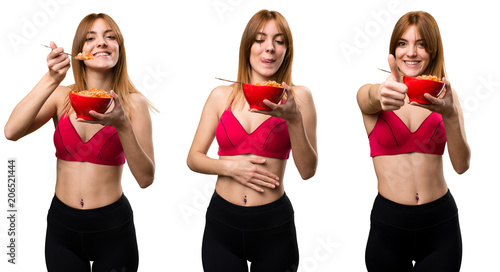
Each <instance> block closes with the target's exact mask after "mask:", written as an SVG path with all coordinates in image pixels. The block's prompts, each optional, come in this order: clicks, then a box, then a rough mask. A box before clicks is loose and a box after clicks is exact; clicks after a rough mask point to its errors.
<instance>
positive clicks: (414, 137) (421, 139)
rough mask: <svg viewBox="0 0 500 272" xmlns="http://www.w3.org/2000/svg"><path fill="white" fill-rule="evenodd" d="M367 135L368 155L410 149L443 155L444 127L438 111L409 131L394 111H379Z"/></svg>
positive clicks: (395, 152) (407, 150) (404, 151)
mask: <svg viewBox="0 0 500 272" xmlns="http://www.w3.org/2000/svg"><path fill="white" fill-rule="evenodd" d="M368 139H369V140H370V149H371V153H370V156H371V157H375V156H381V155H397V154H403V153H410V152H419V153H427V154H436V155H443V153H444V147H445V145H446V131H445V130H444V124H443V118H442V116H441V114H439V113H436V112H433V113H431V114H430V115H429V116H428V117H427V118H426V119H425V120H424V121H423V122H422V124H421V125H420V127H419V128H418V129H417V130H416V131H415V132H413V133H412V132H411V131H410V130H409V129H408V127H407V126H406V125H405V123H403V121H402V120H401V119H400V118H399V117H398V116H397V115H396V114H395V113H394V112H392V111H381V112H380V115H379V117H378V120H377V123H376V124H375V127H374V128H373V130H372V132H370V135H368Z"/></svg>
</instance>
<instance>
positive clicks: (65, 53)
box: [42, 44, 73, 57]
mask: <svg viewBox="0 0 500 272" xmlns="http://www.w3.org/2000/svg"><path fill="white" fill-rule="evenodd" d="M42 46H44V47H47V48H50V49H52V47H50V46H48V45H45V44H42ZM61 54H66V55H68V56H71V57H73V55H71V54H70V53H66V52H62V53H61Z"/></svg>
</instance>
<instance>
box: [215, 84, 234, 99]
mask: <svg viewBox="0 0 500 272" xmlns="http://www.w3.org/2000/svg"><path fill="white" fill-rule="evenodd" d="M232 91H233V87H232V86H230V85H221V86H217V87H215V88H214V89H213V90H212V92H211V93H210V96H209V98H214V99H224V98H228V97H229V95H230V94H231V92H232Z"/></svg>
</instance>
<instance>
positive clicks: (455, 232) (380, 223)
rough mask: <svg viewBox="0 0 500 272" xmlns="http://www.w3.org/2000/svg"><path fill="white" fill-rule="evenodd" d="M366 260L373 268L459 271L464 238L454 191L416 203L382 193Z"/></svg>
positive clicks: (401, 271) (374, 212)
mask: <svg viewBox="0 0 500 272" xmlns="http://www.w3.org/2000/svg"><path fill="white" fill-rule="evenodd" d="M365 260H366V267H367V268H368V271H370V272H372V271H383V272H391V271H394V272H406V271H408V272H409V271H414V272H417V271H418V272H424V271H425V272H456V271H459V270H460V265H461V262H462V238H461V234H460V226H459V223H458V210H457V206H456V204H455V200H454V199H453V196H452V195H451V193H450V192H449V191H448V193H446V194H445V195H444V196H443V197H441V198H439V199H437V200H435V201H433V202H430V203H426V204H423V205H415V206H408V205H402V204H398V203H395V202H392V201H390V200H388V199H386V198H384V197H382V196H381V195H380V194H379V195H378V196H377V198H376V199H375V203H374V205H373V210H372V214H371V229H370V235H369V237H368V243H367V246H366V259H365ZM412 261H415V266H413V264H412Z"/></svg>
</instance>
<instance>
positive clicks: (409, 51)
mask: <svg viewBox="0 0 500 272" xmlns="http://www.w3.org/2000/svg"><path fill="white" fill-rule="evenodd" d="M406 55H407V56H408V57H416V56H417V47H416V46H415V45H410V46H409V47H408V49H407V51H406Z"/></svg>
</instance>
